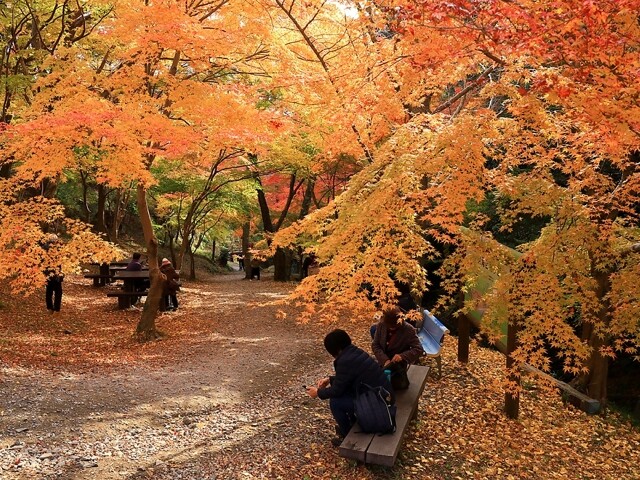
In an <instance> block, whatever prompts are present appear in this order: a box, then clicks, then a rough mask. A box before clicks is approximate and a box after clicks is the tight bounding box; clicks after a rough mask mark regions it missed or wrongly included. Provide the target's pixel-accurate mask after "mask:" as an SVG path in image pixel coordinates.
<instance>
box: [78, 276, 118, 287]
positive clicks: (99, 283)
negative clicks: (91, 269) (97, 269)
mask: <svg viewBox="0 0 640 480" xmlns="http://www.w3.org/2000/svg"><path fill="white" fill-rule="evenodd" d="M84 278H92V279H93V286H94V287H104V286H105V285H106V284H107V283H110V281H111V280H113V275H102V274H99V273H88V274H87V275H85V276H84Z"/></svg>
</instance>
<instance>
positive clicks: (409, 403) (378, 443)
mask: <svg viewBox="0 0 640 480" xmlns="http://www.w3.org/2000/svg"><path fill="white" fill-rule="evenodd" d="M428 374H429V367H422V366H418V365H411V367H409V371H408V372H407V375H408V377H409V382H411V384H410V385H409V388H408V389H407V390H403V391H400V392H398V393H397V395H396V396H397V398H396V405H397V407H398V411H397V413H396V431H395V432H394V433H392V434H388V435H374V436H373V438H372V439H371V443H370V444H369V448H368V449H367V453H366V457H365V463H373V464H376V465H384V466H387V467H392V466H393V464H394V463H395V461H396V458H397V457H398V452H399V451H400V445H401V444H402V438H403V437H404V434H405V432H406V430H407V427H408V426H409V422H410V421H411V419H412V418H413V417H414V415H415V414H416V412H417V410H418V400H419V398H420V396H421V395H422V392H423V391H424V387H425V385H426V384H427V375H428Z"/></svg>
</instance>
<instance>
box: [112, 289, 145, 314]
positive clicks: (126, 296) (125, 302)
mask: <svg viewBox="0 0 640 480" xmlns="http://www.w3.org/2000/svg"><path fill="white" fill-rule="evenodd" d="M148 294H149V292H148V291H147V290H144V291H141V292H125V291H120V292H109V293H107V297H116V298H117V299H118V308H119V309H120V310H125V309H127V308H129V307H130V306H131V305H133V299H137V298H138V297H146V296H147V295H148Z"/></svg>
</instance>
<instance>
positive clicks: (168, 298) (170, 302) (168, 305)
mask: <svg viewBox="0 0 640 480" xmlns="http://www.w3.org/2000/svg"><path fill="white" fill-rule="evenodd" d="M163 302H164V309H165V310H171V309H173V310H177V309H178V295H177V294H175V293H174V294H169V295H165V296H164V299H163Z"/></svg>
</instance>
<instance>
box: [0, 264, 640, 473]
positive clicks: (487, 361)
mask: <svg viewBox="0 0 640 480" xmlns="http://www.w3.org/2000/svg"><path fill="white" fill-rule="evenodd" d="M69 280H70V281H69V282H67V280H65V287H64V288H65V294H64V301H63V311H62V313H61V314H60V315H59V316H58V315H53V316H48V315H47V314H46V313H45V314H43V312H42V311H43V305H42V299H41V298H39V297H38V298H33V299H30V300H27V301H24V300H21V299H19V298H17V297H12V296H10V295H8V294H7V292H3V291H2V286H0V299H2V301H1V302H0V332H2V333H0V359H1V362H2V363H1V364H0V478H1V479H2V480H17V479H30V480H31V479H33V480H41V479H46V480H54V479H55V480H59V479H62V480H66V479H73V480H116V479H117V480H143V479H152V480H181V479H183V480H187V479H188V480H252V479H256V480H257V479H274V480H276V479H282V480H289V479H291V480H294V479H295V480H400V479H419V480H422V479H437V480H451V479H458V478H461V479H467V478H473V479H478V480H479V479H495V478H517V479H526V480H538V479H541V478H542V479H562V480H564V479H566V478H569V477H572V478H581V479H585V480H586V479H589V480H602V479H606V480H631V479H634V480H635V479H637V478H639V476H638V465H640V431H638V430H637V429H634V428H633V427H632V426H631V425H629V423H628V422H627V421H625V420H624V419H623V418H621V417H620V416H619V415H617V414H615V413H609V414H608V415H607V416H606V417H597V416H591V417H589V416H587V415H586V414H584V412H581V411H578V410H575V409H573V408H572V407H571V406H568V405H565V404H563V402H562V400H561V397H560V396H559V395H557V394H556V393H555V392H550V391H548V390H546V389H542V388H538V387H537V386H536V383H535V381H534V380H533V379H527V389H526V390H524V391H523V392H522V395H521V414H520V419H519V420H518V421H514V420H509V419H507V418H506V417H505V416H504V415H503V414H502V413H501V412H502V408H503V402H504V390H503V386H502V384H501V379H502V378H503V374H504V372H503V365H504V358H503V357H502V355H501V354H500V353H498V352H495V351H492V350H489V349H485V348H480V347H478V346H477V345H472V346H471V359H470V362H469V363H468V364H461V363H458V362H457V360H456V339H455V337H451V338H449V337H447V339H446V341H445V346H444V349H443V357H444V358H443V361H442V363H443V377H442V378H441V379H434V378H433V377H430V378H429V381H428V384H427V388H426V389H425V392H424V394H423V397H422V399H421V401H420V404H419V416H418V421H417V422H416V423H415V424H412V426H411V428H410V430H409V432H408V434H407V436H406V437H405V440H404V442H403V446H402V448H401V450H400V454H399V457H398V460H397V462H396V465H395V467H394V468H393V469H384V468H381V467H375V466H373V467H372V466H364V465H356V464H354V463H351V462H348V461H346V460H344V459H342V458H340V457H339V456H338V455H337V453H336V450H335V449H333V448H331V447H330V446H329V439H330V437H331V436H332V433H333V429H332V424H333V421H332V419H331V416H330V413H329V409H328V408H327V405H326V402H322V401H316V400H311V399H309V398H308V397H307V396H306V395H305V394H304V392H303V390H302V388H301V386H302V385H303V384H309V383H311V382H312V381H313V380H314V379H316V378H318V377H319V376H321V375H324V374H326V373H328V371H330V370H331V362H330V358H328V356H327V354H326V353H325V352H324V351H323V347H322V345H321V342H320V339H321V338H322V337H323V334H324V333H325V332H326V331H327V330H328V329H330V328H332V327H330V326H328V325H325V326H323V325H296V324H295V323H294V320H293V319H294V317H295V312H294V311H291V310H288V309H284V311H285V313H286V314H287V315H286V318H282V315H281V312H280V309H281V307H280V306H276V305H273V304H270V301H272V300H275V299H278V298H282V296H283V295H285V294H286V293H287V292H288V291H290V289H291V288H292V286H291V285H283V284H279V283H275V282H272V281H269V280H266V281H265V280H262V281H260V282H248V281H244V280H242V279H241V275H239V274H232V275H227V276H217V277H211V278H206V279H204V280H203V281H200V282H187V285H186V287H185V288H184V291H183V292H182V294H181V300H182V303H181V307H180V309H179V310H178V312H173V313H165V314H163V315H161V316H160V317H159V318H158V326H159V327H160V328H161V329H162V330H164V331H166V332H167V333H169V336H168V337H167V338H166V339H164V340H163V341H161V342H153V343H150V344H145V345H139V344H138V343H136V342H134V341H133V340H132V337H131V334H132V332H133V331H134V329H135V325H136V322H137V320H138V318H139V315H140V312H139V311H136V310H131V311H121V310H117V309H116V308H115V301H114V300H113V299H108V298H106V296H105V292H106V290H107V289H104V288H92V287H91V286H90V284H89V283H88V282H86V281H84V279H82V278H76V279H69ZM348 317H349V316H348V315H346V316H345V318H344V319H343V321H344V323H343V324H342V326H343V327H345V328H346V329H347V330H348V331H349V332H350V333H351V334H352V338H354V340H355V343H356V344H357V345H360V346H362V347H364V348H367V343H368V339H367V338H366V337H367V336H368V333H367V328H366V326H367V324H368V322H367V319H359V323H357V324H353V323H350V320H352V319H350V318H348Z"/></svg>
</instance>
